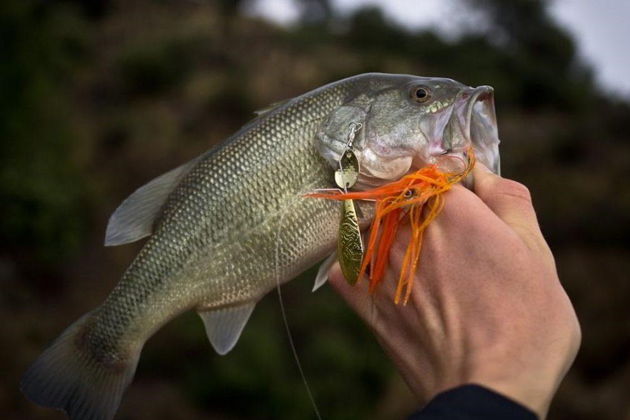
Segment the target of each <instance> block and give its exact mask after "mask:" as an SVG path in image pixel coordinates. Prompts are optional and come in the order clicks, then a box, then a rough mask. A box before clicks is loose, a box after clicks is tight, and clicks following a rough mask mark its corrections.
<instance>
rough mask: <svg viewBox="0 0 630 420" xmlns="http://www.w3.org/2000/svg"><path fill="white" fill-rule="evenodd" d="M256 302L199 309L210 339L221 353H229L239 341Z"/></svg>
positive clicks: (215, 348)
mask: <svg viewBox="0 0 630 420" xmlns="http://www.w3.org/2000/svg"><path fill="white" fill-rule="evenodd" d="M255 306H256V303H255V302H251V303H246V304H244V305H240V306H230V307H227V308H221V309H213V310H197V311H198V313H199V316H200V317H201V319H202V320H203V325H204V326H205V327H206V334H207V335H208V340H210V344H212V347H213V348H214V350H215V351H216V352H217V353H219V354H220V355H224V354H227V353H228V352H229V351H230V350H232V348H234V346H235V345H236V342H237V341H238V339H239V337H240V336H241V333H242V332H243V328H245V324H247V321H248V320H249V316H250V315H251V314H252V312H253V311H254V307H255Z"/></svg>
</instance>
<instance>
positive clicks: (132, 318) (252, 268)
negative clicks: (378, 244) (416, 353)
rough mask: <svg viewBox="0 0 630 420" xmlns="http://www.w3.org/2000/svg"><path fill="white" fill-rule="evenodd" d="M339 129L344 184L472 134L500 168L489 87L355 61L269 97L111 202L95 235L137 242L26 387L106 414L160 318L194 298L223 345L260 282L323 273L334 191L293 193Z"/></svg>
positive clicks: (397, 173) (396, 173)
mask: <svg viewBox="0 0 630 420" xmlns="http://www.w3.org/2000/svg"><path fill="white" fill-rule="evenodd" d="M357 127H360V129H358V130H357ZM350 132H352V137H353V142H352V148H353V151H354V153H355V154H356V156H357V159H358V160H359V162H360V173H359V174H358V179H357V182H356V184H355V185H354V186H353V188H352V190H356V191H360V190H362V189H368V188H373V187H377V186H379V185H384V184H386V183H388V182H391V181H392V180H396V179H400V178H401V177H403V176H404V175H405V174H408V173H410V172H412V171H414V170H417V169H418V168H421V167H423V166H425V165H428V164H433V163H435V162H441V161H444V160H443V159H442V158H443V157H444V156H455V157H457V156H460V155H461V156H463V154H465V153H466V150H467V149H468V148H469V147H470V146H471V145H472V147H473V148H474V151H475V154H476V156H477V159H478V160H479V161H481V162H482V163H484V164H485V165H486V166H487V167H489V168H491V169H492V170H494V171H495V172H498V171H499V152H498V144H499V138H498V131H497V124H496V115H495V109H494V94H493V90H492V88H491V87H489V86H481V87H477V88H472V87H469V86H466V85H464V84H462V83H459V82H457V81H455V80H452V79H448V78H438V77H420V76H414V75H400V74H384V73H366V74H360V75H356V76H352V77H348V78H346V79H342V80H339V81H335V82H332V83H330V84H327V85H325V86H322V87H319V88H316V89H314V90H312V91H310V92H307V93H305V94H303V95H301V96H297V97H295V98H292V99H289V100H286V101H283V102H281V103H278V104H275V105H273V106H271V107H269V108H268V109H265V110H263V111H261V112H259V114H258V116H257V117H255V118H254V119H253V120H251V121H250V122H249V123H247V124H245V125H244V126H243V127H242V128H241V129H240V130H238V131H237V132H236V133H235V134H233V135H232V136H230V137H229V138H227V139H226V140H225V141H224V142H222V143H221V144H220V145H218V146H217V147H215V148H212V149H211V150H209V151H207V152H206V153H204V154H202V155H201V156H199V157H196V158H194V159H192V160H191V161H189V162H187V163H184V164H183V165H181V166H179V167H177V168H175V169H173V170H171V171H169V172H167V173H165V174H163V175H161V176H159V177H157V178H155V179H153V180H152V181H150V182H148V183H147V184H146V185H144V186H142V187H140V188H139V189H137V190H136V191H135V192H133V193H132V194H131V195H130V196H129V197H128V198H127V199H126V200H124V201H123V202H122V204H121V205H120V206H119V207H118V208H117V209H116V210H115V212H114V213H113V214H112V216H111V217H110V219H109V222H108V225H107V229H106V235H105V245H106V246H118V245H123V244H127V243H131V242H135V241H138V240H140V239H143V238H147V239H146V242H145V243H144V246H143V247H142V249H141V250H140V251H139V253H138V254H137V256H136V257H135V259H134V260H133V261H132V262H131V264H130V266H129V267H128V268H127V270H126V271H125V272H124V274H123V275H122V278H121V280H120V281H119V283H118V284H117V285H116V286H115V287H114V289H113V290H112V291H111V293H110V294H109V296H107V297H106V298H105V300H104V301H103V303H102V304H101V305H100V306H99V307H97V308H95V309H93V310H92V311H90V312H88V313H87V314H85V315H83V316H82V317H81V318H79V319H78V320H77V321H75V322H74V323H73V324H71V325H70V326H69V327H68V328H67V329H66V330H65V331H63V332H62V333H61V335H60V336H59V337H58V338H57V339H55V340H54V341H53V342H52V344H51V345H50V346H49V347H48V348H47V349H45V350H44V351H43V353H42V354H41V355H40V356H39V358H37V359H36V360H35V361H34V362H33V364H32V365H31V366H30V367H29V368H28V369H27V370H26V372H25V373H24V375H23V377H22V380H21V383H20V387H21V390H22V392H23V393H24V394H25V396H26V397H27V398H28V399H29V400H31V401H32V402H34V403H36V404H38V405H41V406H45V407H51V408H56V409H60V410H64V411H65V412H66V413H67V415H68V416H69V417H70V418H71V419H74V420H76V419H98V420H101V419H103V420H105V419H111V418H113V417H114V416H115V413H116V411H117V409H118V406H119V404H120V401H121V398H122V395H123V393H124V391H125V389H126V388H127V387H128V385H129V384H130V382H131V381H132V379H133V376H134V373H135V369H136V366H137V363H138V359H139V357H140V353H141V351H142V348H143V345H144V343H145V342H146V340H147V339H148V338H149V337H150V336H151V335H152V334H153V333H155V332H156V331H157V330H158V329H159V328H160V327H162V326H163V325H164V324H165V323H167V322H168V321H169V320H171V319H173V318H174V317H176V316H178V315H179V314H181V313H183V312H185V311H189V310H194V311H196V312H197V313H198V314H199V316H200V318H201V319H202V321H203V324H204V326H205V332H206V334H207V336H208V339H209V341H210V344H211V345H212V347H213V348H214V350H215V351H216V352H217V353H218V354H220V355H223V354H226V353H228V352H229V351H230V350H231V349H232V348H233V347H234V346H235V345H236V343H237V341H238V339H239V337H240V335H241V332H242V331H243V329H244V327H245V325H246V323H247V321H248V319H249V318H250V316H251V314H252V312H253V311H254V308H255V306H256V303H257V302H258V301H259V300H260V299H261V298H262V297H263V296H265V295H266V294H267V293H268V292H269V291H270V290H272V289H274V288H275V287H279V285H280V284H283V283H285V282H287V281H289V280H291V279H293V278H295V277H296V276H297V275H298V274H300V273H301V272H303V271H304V270H306V269H308V268H309V267H311V266H313V265H315V264H316V263H317V262H319V261H321V260H323V259H324V258H325V261H324V263H323V264H322V266H321V267H320V270H319V272H318V275H317V278H316V285H315V286H316V287H319V286H321V285H322V284H324V283H325V282H326V277H327V276H326V272H327V270H328V268H329V267H330V266H331V265H332V264H333V263H334V261H335V252H336V247H337V234H338V226H339V206H338V205H339V203H335V202H332V201H330V200H317V199H312V198H308V197H306V194H308V193H309V192H311V191H315V190H323V189H327V188H334V187H335V180H334V172H335V169H336V168H337V167H338V164H339V160H340V158H341V155H342V153H344V151H345V150H346V149H347V146H348V136H349V135H350ZM455 160H457V159H455ZM357 213H358V214H359V220H358V223H359V225H360V226H361V229H366V228H367V227H368V226H369V224H370V220H371V218H372V217H373V214H374V211H373V204H372V203H369V202H360V203H358V210H357Z"/></svg>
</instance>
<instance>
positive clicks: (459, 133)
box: [436, 86, 501, 174]
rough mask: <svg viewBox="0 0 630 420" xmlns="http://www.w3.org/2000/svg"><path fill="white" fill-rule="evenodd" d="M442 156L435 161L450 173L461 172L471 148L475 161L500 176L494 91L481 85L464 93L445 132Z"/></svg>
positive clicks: (457, 100) (458, 100)
mask: <svg viewBox="0 0 630 420" xmlns="http://www.w3.org/2000/svg"><path fill="white" fill-rule="evenodd" d="M441 146H442V147H441V149H442V151H441V152H442V155H441V156H436V162H437V163H438V164H439V165H440V166H442V167H443V168H444V170H447V171H450V172H457V171H458V170H461V168H458V167H457V166H461V165H462V164H464V162H466V161H467V159H466V156H465V155H466V153H467V151H468V150H469V148H470V147H471V146H472V148H473V150H474V153H475V156H476V159H477V160H478V161H480V162H481V163H483V164H484V165H485V166H487V167H488V168H489V169H490V170H492V171H493V172H494V173H497V174H499V173H500V170H501V169H500V159H499V136H498V128H497V118H496V113H495V109H494V89H493V88H492V87H490V86H479V87H477V88H468V89H466V90H464V91H462V92H461V93H460V94H459V95H458V97H457V98H456V100H455V104H454V107H453V112H452V114H451V116H450V118H449V120H448V122H447V124H446V126H445V127H444V131H443V133H442V145H441Z"/></svg>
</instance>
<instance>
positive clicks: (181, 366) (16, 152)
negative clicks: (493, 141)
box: [0, 0, 630, 420]
mask: <svg viewBox="0 0 630 420" xmlns="http://www.w3.org/2000/svg"><path fill="white" fill-rule="evenodd" d="M584 3H590V2H571V1H565V2H562V1H557V2H553V3H547V2H544V1H542V0H515V1H511V2H505V1H502V0H450V1H447V0H443V1H441V2H435V1H429V0H427V1H426V2H423V1H411V0H409V1H404V0H398V1H391V2H387V4H386V2H385V1H384V0H383V1H382V2H380V3H379V2H377V1H372V2H368V1H354V2H352V1H349V0H345V1H341V0H339V1H335V0H282V1H279V0H278V1H255V0H249V1H248V0H240V1H230V0H160V1H157V0H156V1H150V0H127V1H122V0H119V1H114V0H83V1H81V0H75V1H52V0H48V1H43V0H3V1H2V2H0V203H1V204H0V235H1V238H2V241H1V244H0V287H1V289H0V290H1V294H0V319H2V322H0V336H2V342H3V344H2V346H0V373H1V375H0V376H1V378H2V379H1V381H0V416H1V417H2V418H4V419H61V418H63V416H62V415H61V414H59V413H57V412H52V411H49V410H45V409H40V408H38V407H36V406H35V405H33V404H30V403H29V402H27V401H26V400H25V399H24V398H23V397H22V395H21V394H20V393H19V390H18V381H19V377H20V375H21V373H22V372H23V371H24V369H25V368H26V367H27V366H28V364H29V363H30V362H31V361H33V360H34V359H35V357H36V356H37V355H38V354H39V353H40V352H41V350H42V349H43V348H44V347H45V346H46V345H47V343H49V342H50V341H51V340H52V339H53V338H55V337H56V336H57V335H58V334H59V333H60V332H61V331H62V330H63V329H64V328H65V327H66V326H67V325H69V324H70V322H72V321H74V320H75V319H76V318H78V317H79V316H80V315H81V314H83V313H84V312H86V311H88V310H90V309H91V308H93V307H94V306H96V305H98V304H99V303H100V302H101V301H102V300H103V299H104V298H105V296H106V294H107V293H108V292H109V291H110V290H111V289H112V287H113V286H114V285H115V284H116V282H117V281H118V279H119V277H120V275H121V273H122V272H123V271H124V269H125V268H126V266H127V265H128V264H129V263H130V261H131V259H132V258H133V256H134V255H135V253H136V252H137V251H138V249H139V247H140V245H139V244H133V245H127V246H123V247H117V248H103V246H102V242H103V235H104V230H105V226H106V223H107V219H108V217H109V215H110V214H111V213H112V211H113V210H114V209H115V208H116V206H117V205H118V204H119V203H120V202H121V201H122V200H123V199H124V198H125V197H126V196H127V195H129V194H130V193H131V192H132V191H133V190H134V189H135V188H137V187H139V186H140V185H142V184H144V183H146V182H147V181H148V180H150V179H151V178H153V177H155V176H157V175H159V174H161V173H163V172H165V171H167V170H168V169H171V168H173V167H175V166H177V165H179V164H180V163H181V162H186V161H188V160H189V159H191V158H192V157H194V156H197V155H198V154H200V153H201V152H203V151H205V150H207V149H208V148H210V147H211V146H212V145H214V144H216V143H217V142H219V141H221V140H222V139H224V138H225V137H227V136H228V135H230V134H231V133H233V132H234V131H236V130H237V129H238V128H239V127H240V126H241V125H242V124H243V123H245V122H246V121H248V120H249V119H250V118H251V117H252V113H253V111H254V110H255V109H260V108H263V107H265V106H266V105H268V104H269V103H272V102H275V101H278V100H281V99H283V98H288V97H293V96H296V95H299V94H301V93H303V92H306V91H308V90H311V89H313V88H315V87H318V86H320V85H323V84H325V83H327V82H331V81H334V80H336V79H339V78H342V77H346V76H350V75H353V74H357V73H362V72H368V71H380V72H391V73H412V74H418V75H425V76H445V77H451V78H454V79H457V80H459V81H461V82H464V83H466V84H468V85H473V86H474V85H480V84H489V85H492V86H494V87H495V89H496V104H497V113H498V120H499V131H500V136H501V139H502V141H503V143H502V166H503V173H504V175H505V176H508V177H510V178H515V179H517V180H519V181H521V182H523V183H525V184H526V185H528V186H529V187H530V189H531V191H532V194H533V198H534V203H535V206H536V208H537V211H538V214H539V217H540V221H541V223H542V226H543V231H544V233H545V235H546V237H547V239H548V240H549V242H550V245H551V247H552V249H553V251H554V253H555V255H556V257H557V265H558V270H559V272H560V276H561V279H562V281H563V282H564V285H565V287H566V289H567V290H568V293H569V295H570V296H571V298H572V299H573V302H574V303H575V306H576V308H577V312H578V316H579V317H580V320H581V322H582V328H583V335H584V341H583V345H582V348H581V351H580V353H579V355H578V358H577V361H576V363H575V365H574V367H573V369H572V370H571V372H570V373H569V375H568V376H567V378H566V380H565V381H564V383H563V384H562V387H561V388H560V390H559V392H558V395H557V398H556V399H555V401H554V403H553V406H552V409H551V413H550V418H551V419H574V420H575V419H630V399H629V398H628V397H629V396H630V351H629V350H630V304H629V303H628V302H629V300H630V276H629V274H628V273H630V246H629V238H630V188H628V185H627V184H626V181H628V179H629V178H628V177H629V176H630V134H629V129H630V105H629V101H628V97H629V96H628V92H630V82H629V81H630V77H623V76H627V75H629V74H630V73H628V68H627V67H624V66H623V62H622V61H614V60H615V59H617V60H618V59H619V58H620V57H621V58H623V54H624V52H623V51H625V52H626V54H627V51H628V48H627V42H628V39H629V38H621V39H616V40H615V39H614V38H611V37H609V38H605V37H604V38H601V39H599V41H598V40H597V37H595V38H589V37H587V36H586V35H588V34H591V33H592V32H593V31H592V29H594V28H595V29H597V28H599V29H601V31H600V34H602V33H603V34H604V35H605V34H606V33H613V32H614V30H615V28H617V29H618V28H620V27H622V26H623V25H625V26H626V27H627V21H628V19H629V18H630V15H628V14H626V15H625V18H621V16H624V15H623V13H624V12H623V10H622V7H625V8H626V9H625V10H626V12H627V10H628V9H627V6H626V5H625V4H623V3H624V2H623V1H622V0H619V1H616V2H615V1H608V2H602V3H606V4H602V5H601V7H600V6H597V7H596V6H592V7H593V10H591V11H586V12H585V11H584V10H583V8H584ZM578 4H582V9H578V8H577V7H578ZM598 4H599V3H598ZM436 5H437V6H436ZM423 7H424V8H423ZM435 7H438V9H439V10H437V9H435ZM616 8H618V9H616ZM436 10H437V12H436ZM580 10H582V12H581V13H582V15H581V16H582V18H583V19H582V21H583V22H584V24H583V26H582V27H580V26H579V17H580ZM604 11H608V12H607V13H608V14H607V17H606V16H604V15H603V13H604ZM396 16H398V17H396ZM597 16H599V18H598V19H596V17H597ZM602 16H603V17H602ZM575 22H578V23H577V24H575ZM624 22H625V23H624ZM621 23H623V25H621ZM567 25H573V26H567ZM576 25H577V26H576ZM606 57H608V58H611V59H612V61H611V62H608V61H606ZM626 58H627V55H626ZM611 63H612V64H611ZM626 64H629V63H627V62H626ZM620 76H621V77H620ZM624 83H625V84H624ZM313 279H314V271H313V270H311V271H309V272H307V273H305V274H304V275H303V276H301V277H300V278H299V279H297V280H296V281H294V282H291V283H289V284H288V285H287V286H286V287H285V289H284V292H283V295H284V298H285V300H286V305H287V312H288V314H287V315H288V319H289V323H290V326H291V328H292V331H293V334H294V336H295V340H296V346H297V351H298V353H299V355H300V356H301V358H302V362H303V367H304V370H305V374H306V376H307V378H308V380H309V383H310V385H311V387H312V389H313V392H314V395H315V399H316V401H317V403H318V405H319V409H320V411H321V413H322V415H323V417H324V418H326V419H349V418H373V419H391V418H401V417H404V416H405V415H407V414H408V413H410V412H411V411H412V410H413V409H414V408H416V407H415V406H416V404H415V402H414V400H413V398H412V397H411V395H410V393H409V391H407V389H406V387H405V385H404V383H403V382H402V380H401V379H400V378H399V376H398V375H397V374H396V373H395V371H394V370H393V368H392V365H391V363H390V362H389V361H388V360H387V358H386V357H385V356H384V355H383V353H382V352H381V350H380V348H379V347H378V345H377V344H376V343H375V341H374V339H373V337H372V336H371V334H370V332H369V331H367V330H366V328H365V327H364V326H363V325H362V324H361V323H360V322H359V321H358V320H357V319H356V317H355V316H354V315H353V313H352V312H351V311H350V310H349V309H348V308H347V307H345V305H344V304H343V302H342V301H341V300H340V299H339V298H338V297H337V296H336V295H335V294H334V293H333V292H332V291H331V290H330V289H329V288H324V289H325V290H323V291H321V292H318V293H317V294H311V293H310V289H311V286H312V281H313ZM313 417H314V414H313V410H312V407H311V405H310V403H309V400H308V396H307V394H306V391H305V389H304V386H303V384H302V380H301V378H300V376H299V373H298V370H297V368H296V365H295V361H294V359H293V357H292V354H291V350H290V347H289V344H288V342H287V338H286V334H285V332H284V327H283V325H282V321H281V316H280V312H279V306H278V301H277V296H276V295H275V294H274V293H272V294H270V295H269V296H268V297H267V298H266V299H264V301H263V302H262V303H261V304H259V305H258V308H257V310H256V311H255V312H254V315H253V317H252V319H251V321H250V323H249V325H248V326H247V328H246V329H245V332H244V334H243V337H242V338H241V341H240V342H239V344H238V345H237V347H236V348H235V350H234V351H233V352H232V353H230V354H229V355H227V356H225V357H220V356H217V355H216V354H214V352H213V351H212V349H211V347H210V345H209V343H208V342H207V340H206V337H205V334H204V331H203V326H202V323H201V322H200V320H199V319H198V318H197V316H196V315H195V314H192V313H191V314H187V315H185V316H182V317H180V318H178V319H177V320H175V321H174V322H172V323H170V324H169V325H168V326H166V327H165V328H164V329H163V330H161V331H160V332H158V333H157V334H156V336H154V337H153V338H152V339H151V340H150V341H149V342H148V343H147V345H146V346H145V349H144V352H143V354H142V358H141V360H140V364H139V366H138V371H137V374H136V378H135V381H134V382H133V384H132V386H131V387H130V388H129V390H128V392H127V393H126V395H125V397H124V399H123V402H122V406H121V409H120V411H119V416H118V418H119V419H253V418H256V419H266V418H281V419H297V418H313Z"/></svg>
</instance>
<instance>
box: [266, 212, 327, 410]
mask: <svg viewBox="0 0 630 420" xmlns="http://www.w3.org/2000/svg"><path fill="white" fill-rule="evenodd" d="M285 214H286V213H285V212H284V211H283V212H281V213H280V219H279V220H278V230H277V231H276V250H275V264H274V268H275V270H274V271H275V275H276V290H277V291H278V302H279V303H280V312H281V313H282V322H283V324H284V329H285V330H286V332H287V338H288V339H289V345H290V346H291V352H292V353H293V358H294V359H295V364H296V365H297V368H298V370H299V371H300V377H301V378H302V382H303V383H304V388H306V393H307V394H308V398H309V400H310V401H311V405H312V406H313V410H314V411H315V416H316V417H317V419H318V420H322V416H321V415H320V414H319V409H318V408H317V403H315V397H313V393H312V392H311V387H310V386H309V385H308V381H307V380H306V375H305V374H304V369H302V362H300V357H299V356H298V353H297V349H296V347H295V343H294V341H293V334H291V328H290V327H289V320H288V319H287V312H286V310H285V308H284V300H283V299H282V291H281V290H280V270H279V265H280V228H281V227H282V220H283V219H284V215H285Z"/></svg>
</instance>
